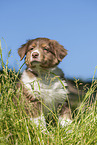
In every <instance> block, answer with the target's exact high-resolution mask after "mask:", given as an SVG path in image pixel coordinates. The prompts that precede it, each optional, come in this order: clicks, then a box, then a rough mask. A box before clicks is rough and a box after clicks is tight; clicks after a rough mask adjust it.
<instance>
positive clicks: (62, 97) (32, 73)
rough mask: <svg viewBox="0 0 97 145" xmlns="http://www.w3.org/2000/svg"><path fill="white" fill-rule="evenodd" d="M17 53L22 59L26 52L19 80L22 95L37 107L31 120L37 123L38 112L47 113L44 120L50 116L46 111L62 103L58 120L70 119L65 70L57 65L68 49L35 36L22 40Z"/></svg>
mask: <svg viewBox="0 0 97 145" xmlns="http://www.w3.org/2000/svg"><path fill="white" fill-rule="evenodd" d="M18 54H19V56H20V58H21V60H22V59H23V58H24V56H25V55H26V57H25V63H26V65H27V69H26V70H24V72H23V74H22V76H21V81H22V82H23V93H24V96H25V97H26V98H27V99H28V100H30V102H32V106H36V107H35V108H37V111H36V110H35V108H34V107H32V112H34V111H35V113H33V118H34V120H35V121H36V123H38V120H39V119H41V116H43V118H44V116H46V120H47V118H49V119H52V117H50V115H48V114H50V112H51V113H52V112H56V111H57V110H58V107H60V106H61V107H60V111H59V120H60V123H61V125H62V126H64V125H65V123H66V120H67V121H71V118H70V112H69V109H68V107H67V102H66V100H67V94H68V90H67V84H66V82H65V80H64V74H63V72H62V70H61V69H59V68H58V67H57V65H58V64H59V63H60V61H62V59H63V58H64V57H65V56H66V55H67V50H66V49H64V47H63V46H62V45H60V44H59V43H58V42H57V41H55V40H50V39H48V38H36V39H32V40H29V41H27V43H26V44H23V45H22V46H21V47H20V48H19V49H18ZM52 114H53V113H52ZM47 116H48V117H47ZM44 120H45V119H44Z"/></svg>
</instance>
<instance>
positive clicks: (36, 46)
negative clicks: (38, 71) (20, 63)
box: [18, 38, 67, 68]
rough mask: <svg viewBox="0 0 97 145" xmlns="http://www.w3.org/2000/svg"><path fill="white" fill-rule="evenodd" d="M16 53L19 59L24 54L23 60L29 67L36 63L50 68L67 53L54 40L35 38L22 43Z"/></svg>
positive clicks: (34, 65)
mask: <svg viewBox="0 0 97 145" xmlns="http://www.w3.org/2000/svg"><path fill="white" fill-rule="evenodd" d="M18 54H19V56H20V57H21V59H20V60H22V59H23V58H24V56H25V55H26V59H25V61H26V64H27V66H28V67H30V68H33V67H36V65H39V66H40V67H44V68H51V67H54V66H56V65H57V64H59V62H60V61H62V59H63V58H64V57H65V56H66V55H67V50H66V49H64V47H63V46H62V45H60V44H59V43H58V42H57V41H55V40H50V39H48V38H36V39H32V40H29V41H27V43H26V44H23V45H22V46H21V47H20V48H19V49H18Z"/></svg>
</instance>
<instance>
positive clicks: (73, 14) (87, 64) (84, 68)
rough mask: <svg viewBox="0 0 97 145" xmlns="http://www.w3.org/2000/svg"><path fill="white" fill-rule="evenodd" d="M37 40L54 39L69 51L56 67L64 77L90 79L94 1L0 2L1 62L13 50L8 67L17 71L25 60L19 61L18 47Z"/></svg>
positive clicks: (96, 22)
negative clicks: (39, 38)
mask: <svg viewBox="0 0 97 145" xmlns="http://www.w3.org/2000/svg"><path fill="white" fill-rule="evenodd" d="M2 37H3V38H4V39H5V41H6V43H7V47H8V49H7V48H6V45H5V42H4V40H3V39H2ZM36 37H48V38H50V39H54V40H57V41H58V42H59V43H60V44H62V45H64V47H65V48H66V49H67V50H68V55H67V56H66V57H65V58H64V60H63V61H62V62H61V63H60V65H59V67H60V68H62V70H63V71H64V73H65V76H66V77H76V78H82V79H90V78H92V77H93V75H94V70H95V67H96V66H97V0H49V1H48V0H16V1H13V0H8V1H6V0H1V1H0V39H1V44H2V48H4V49H3V59H4V61H6V57H7V53H8V51H9V50H10V49H12V53H11V56H12V57H10V59H9V67H11V68H13V67H15V68H16V69H17V70H18V69H19V66H21V65H22V64H23V62H24V60H23V61H21V62H20V58H19V56H18V54H17V50H18V48H19V47H20V46H21V45H22V44H24V43H25V42H26V40H28V39H34V38H36ZM24 68H25V66H24ZM24 68H23V69H24ZM96 74H97V73H96Z"/></svg>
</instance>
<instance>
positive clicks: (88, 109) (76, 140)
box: [0, 45, 97, 145]
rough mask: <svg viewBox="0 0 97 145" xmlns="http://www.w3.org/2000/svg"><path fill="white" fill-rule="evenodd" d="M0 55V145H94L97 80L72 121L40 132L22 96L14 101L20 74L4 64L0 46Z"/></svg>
mask: <svg viewBox="0 0 97 145" xmlns="http://www.w3.org/2000/svg"><path fill="white" fill-rule="evenodd" d="M0 55H1V64H2V68H3V69H2V72H1V74H0V78H1V82H0V145H12V144H13V145H96V144H97V93H96V89H97V80H95V79H94V77H93V81H92V84H91V87H90V88H88V91H87V93H86V94H85V96H84V99H83V101H82V103H81V104H80V106H79V107H78V108H77V110H78V111H77V114H76V115H75V117H74V120H73V122H72V123H71V124H70V125H68V126H66V127H64V128H62V127H61V126H59V123H57V126H56V127H53V126H51V125H50V124H49V125H48V130H49V131H48V130H42V129H41V127H40V126H39V127H36V125H35V124H34V123H33V122H32V121H31V120H30V118H31V114H29V115H28V114H27V113H26V111H25V109H24V104H25V103H24V102H25V100H23V98H22V95H21V93H20V95H19V98H16V93H17V87H16V80H17V78H18V74H19V72H18V73H16V71H15V70H13V71H12V70H11V69H9V68H8V59H7V61H6V64H4V62H3V58H2V50H1V45H0ZM9 57H10V52H9V54H8V58H9ZM94 95H95V96H96V97H95V100H94V99H93V98H94ZM14 98H15V101H16V102H15V103H14V101H13V99H14ZM91 98H92V99H91ZM21 102H22V103H21Z"/></svg>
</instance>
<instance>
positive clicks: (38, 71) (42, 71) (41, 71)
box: [27, 67, 56, 76]
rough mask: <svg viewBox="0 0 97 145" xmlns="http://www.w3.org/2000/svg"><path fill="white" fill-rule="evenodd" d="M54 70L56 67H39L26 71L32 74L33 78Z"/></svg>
mask: <svg viewBox="0 0 97 145" xmlns="http://www.w3.org/2000/svg"><path fill="white" fill-rule="evenodd" d="M54 70H56V67H54V68H41V67H36V68H33V69H32V68H27V71H30V72H31V73H33V74H34V75H35V76H41V75H44V74H47V73H50V72H53V71H54Z"/></svg>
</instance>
